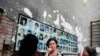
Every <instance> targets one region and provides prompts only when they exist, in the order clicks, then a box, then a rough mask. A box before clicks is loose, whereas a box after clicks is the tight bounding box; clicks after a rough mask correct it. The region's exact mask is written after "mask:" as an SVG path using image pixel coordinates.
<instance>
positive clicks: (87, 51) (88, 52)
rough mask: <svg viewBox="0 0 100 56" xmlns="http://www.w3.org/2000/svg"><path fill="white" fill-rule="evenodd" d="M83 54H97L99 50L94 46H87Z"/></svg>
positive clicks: (89, 55)
mask: <svg viewBox="0 0 100 56" xmlns="http://www.w3.org/2000/svg"><path fill="white" fill-rule="evenodd" d="M82 56H97V52H96V50H95V49H94V48H92V47H89V46H86V47H85V48H84V51H83V55H82Z"/></svg>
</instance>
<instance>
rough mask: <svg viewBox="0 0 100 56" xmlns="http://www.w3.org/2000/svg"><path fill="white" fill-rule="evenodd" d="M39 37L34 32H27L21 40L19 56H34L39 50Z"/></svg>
mask: <svg viewBox="0 0 100 56" xmlns="http://www.w3.org/2000/svg"><path fill="white" fill-rule="evenodd" d="M37 44H38V38H37V37H36V36H34V35H32V34H27V35H26V36H25V38H24V39H23V40H22V42H21V46H20V48H19V56H32V55H33V53H34V52H35V51H36V50H37Z"/></svg>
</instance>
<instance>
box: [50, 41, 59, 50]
mask: <svg viewBox="0 0 100 56" xmlns="http://www.w3.org/2000/svg"><path fill="white" fill-rule="evenodd" d="M49 48H51V49H52V51H54V50H56V49H57V44H56V42H55V41H54V40H51V41H50V42H49Z"/></svg>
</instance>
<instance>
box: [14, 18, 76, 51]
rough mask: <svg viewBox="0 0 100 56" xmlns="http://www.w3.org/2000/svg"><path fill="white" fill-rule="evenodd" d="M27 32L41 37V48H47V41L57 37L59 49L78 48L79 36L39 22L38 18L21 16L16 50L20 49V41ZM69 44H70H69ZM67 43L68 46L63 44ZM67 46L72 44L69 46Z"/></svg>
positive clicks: (69, 49) (39, 46)
mask: <svg viewBox="0 0 100 56" xmlns="http://www.w3.org/2000/svg"><path fill="white" fill-rule="evenodd" d="M26 34H34V35H35V36H37V37H38V39H39V44H38V49H39V50H44V51H45V50H47V47H46V41H47V40H48V39H49V38H51V37H55V38H56V39H57V40H58V43H59V49H60V50H62V49H64V50H66V51H72V50H71V48H77V37H76V36H74V35H72V34H70V33H67V32H64V31H61V30H59V29H57V28H54V27H52V26H49V25H47V24H44V23H41V22H38V21H36V20H33V19H30V18H27V17H24V16H20V18H19V20H18V29H17V36H16V37H17V38H16V47H15V48H16V51H18V50H19V47H20V42H21V40H23V39H24V36H25V35H26ZM41 41H42V42H41ZM67 44H68V45H67ZM63 45H66V46H63ZM67 46H70V47H69V48H67Z"/></svg>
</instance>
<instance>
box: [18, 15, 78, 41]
mask: <svg viewBox="0 0 100 56" xmlns="http://www.w3.org/2000/svg"><path fill="white" fill-rule="evenodd" d="M18 24H20V25H21V26H23V27H24V26H25V27H28V28H29V29H31V30H28V31H29V32H30V33H31V31H32V29H33V30H34V29H35V30H38V31H41V32H44V33H49V34H54V33H55V34H56V35H58V36H63V37H66V38H67V39H70V40H73V41H77V37H76V36H74V35H72V34H70V33H67V32H64V31H62V30H59V29H57V28H54V27H52V26H50V25H47V24H44V23H41V22H38V21H36V20H33V19H29V18H27V17H24V16H21V18H20V20H19V23H18ZM41 35H44V34H41Z"/></svg>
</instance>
